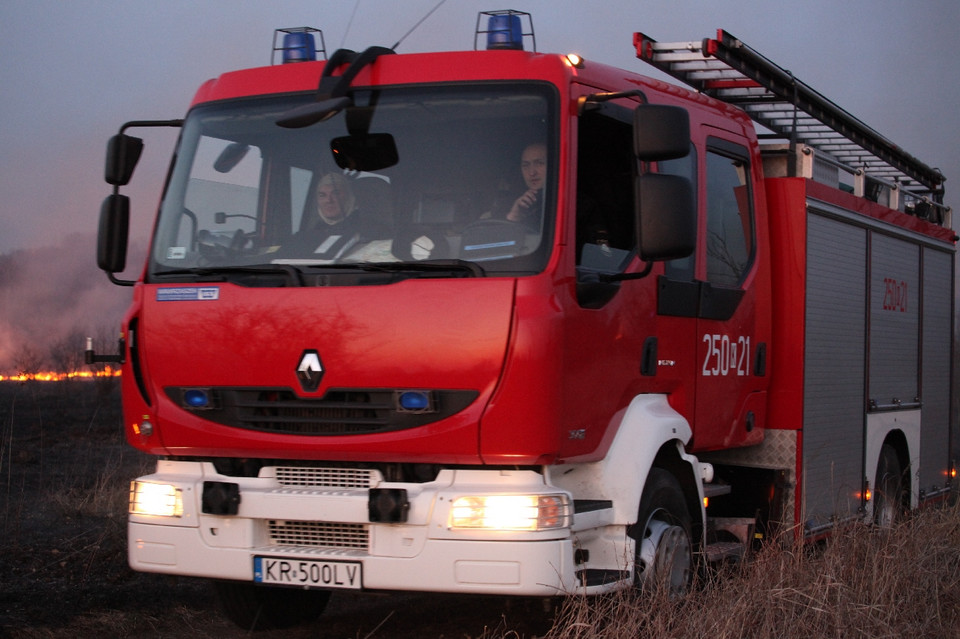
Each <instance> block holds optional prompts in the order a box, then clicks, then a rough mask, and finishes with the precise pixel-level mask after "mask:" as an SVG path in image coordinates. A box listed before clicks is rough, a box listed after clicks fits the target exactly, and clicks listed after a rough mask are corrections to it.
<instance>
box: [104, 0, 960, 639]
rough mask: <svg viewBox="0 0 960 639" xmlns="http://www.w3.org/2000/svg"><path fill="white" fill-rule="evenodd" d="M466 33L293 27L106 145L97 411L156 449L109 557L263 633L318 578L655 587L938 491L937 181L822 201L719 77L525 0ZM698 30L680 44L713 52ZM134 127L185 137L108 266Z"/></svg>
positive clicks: (317, 590) (308, 597)
mask: <svg viewBox="0 0 960 639" xmlns="http://www.w3.org/2000/svg"><path fill="white" fill-rule="evenodd" d="M486 16H487V17H488V18H489V22H488V23H487V25H488V27H487V30H486V31H481V32H480V33H481V35H485V36H486V37H487V41H488V48H487V50H481V51H476V50H475V51H464V52H445V53H425V54H404V55H399V54H395V53H394V52H393V51H392V50H390V49H385V48H382V47H371V48H370V49H368V50H366V51H363V52H360V53H356V52H352V51H344V50H340V51H337V52H335V53H334V54H333V55H332V56H331V57H330V58H329V59H328V60H326V61H325V62H324V61H322V60H320V61H318V60H315V59H314V58H315V57H316V53H317V50H316V49H317V47H316V41H315V38H317V37H320V36H319V34H318V32H316V31H315V30H312V29H288V30H283V33H281V34H280V35H281V36H283V38H284V45H283V46H282V47H277V46H276V44H275V48H276V49H277V50H278V51H279V52H280V53H281V55H282V57H284V58H285V61H291V62H296V63H290V64H280V65H274V66H270V67H264V68H256V69H248V70H243V71H236V72H232V73H227V74H224V75H222V76H220V77H219V78H217V79H214V80H211V81H209V82H208V83H206V84H205V85H203V86H202V87H201V88H200V90H199V91H198V93H197V95H196V96H195V98H194V100H193V102H192V104H191V107H190V110H189V112H188V114H187V115H186V117H185V119H184V120H182V121H181V120H172V121H158V122H132V123H128V124H127V125H124V128H123V129H121V133H120V135H118V136H116V137H115V138H114V139H113V140H112V141H111V145H110V147H109V149H108V168H107V180H108V182H109V183H111V184H113V185H114V187H115V188H114V194H113V195H111V196H109V197H108V198H107V200H106V201H105V202H104V206H103V209H102V213H101V227H100V243H99V246H98V262H99V264H100V266H101V268H103V269H104V270H105V271H107V272H108V274H110V277H111V278H112V279H114V281H117V282H118V283H122V284H131V285H133V301H132V305H131V307H130V309H129V311H128V313H127V315H126V316H125V318H124V320H123V330H122V333H123V343H122V351H121V353H120V355H119V356H118V358H119V359H122V360H123V398H124V415H125V428H126V433H127V438H128V440H129V442H130V443H131V444H132V445H133V446H135V447H137V448H138V449H140V450H143V451H145V452H148V453H150V454H153V455H156V456H157V458H158V463H157V469H156V472H154V473H152V474H150V475H147V476H144V477H140V478H138V479H136V480H135V481H134V482H133V484H132V487H131V501H130V520H129V536H130V545H129V549H130V563H131V565H132V566H133V567H134V568H135V569H137V570H145V571H151V572H161V573H169V574H178V575H189V576H197V577H205V578H210V579H213V580H216V582H217V583H218V589H219V592H220V594H221V598H222V600H223V601H224V603H225V608H226V610H227V611H228V614H230V616H231V617H233V618H234V620H235V621H237V622H238V623H240V624H241V625H248V626H249V625H252V624H253V623H254V622H257V623H259V624H261V625H273V626H282V625H289V624H292V623H296V622H298V621H302V620H303V619H306V618H309V616H311V615H315V614H319V613H320V612H321V611H322V609H323V606H324V604H325V603H326V598H327V597H328V596H329V592H330V590H331V589H337V588H346V589H366V590H424V591H445V592H460V593H487V594H507V595H527V596H529V595H533V596H544V597H552V596H557V595H564V594H569V593H574V592H586V593H591V594H592V593H601V592H605V591H609V590H613V589H617V588H624V587H631V586H634V585H637V586H641V585H644V584H651V583H654V582H657V583H661V582H666V583H667V584H668V585H669V586H670V587H672V588H683V587H684V586H685V585H686V584H687V582H688V580H689V577H690V574H691V572H692V570H693V568H694V566H695V564H696V561H697V560H698V558H699V557H701V556H705V557H708V558H716V557H721V556H728V555H730V554H731V553H734V554H735V553H740V552H743V551H744V549H745V548H748V547H749V546H750V545H751V544H752V543H753V541H754V538H755V536H757V535H763V534H767V533H769V532H772V531H773V530H774V529H788V530H791V529H795V530H796V531H797V533H796V534H798V535H801V536H807V537H809V536H814V535H817V534H820V533H821V532H823V531H824V530H827V529H828V528H829V527H830V526H831V525H834V524H835V523H836V522H837V521H840V520H843V519H845V518H852V517H859V518H863V517H872V518H875V519H877V520H878V521H888V520H889V519H892V518H893V517H894V516H895V515H896V514H897V513H898V512H899V511H900V509H901V508H905V507H909V506H916V505H918V504H919V503H920V502H922V501H924V500H928V499H931V498H937V497H941V496H942V495H943V494H944V493H945V491H947V490H948V489H949V482H950V473H951V472H952V463H951V460H950V458H949V453H948V452H947V451H948V450H949V443H950V423H952V416H951V414H950V405H949V389H950V383H951V379H952V363H951V352H952V322H953V315H952V312H953V311H952V308H953V293H952V291H953V280H952V277H953V275H952V273H953V263H954V262H953V260H954V243H955V240H956V237H955V236H954V235H953V232H952V231H951V230H950V229H949V209H946V208H945V207H943V206H942V176H939V175H938V174H936V175H937V177H935V178H934V180H933V181H932V182H931V180H929V179H928V173H926V172H924V171H922V170H920V169H917V170H915V167H914V164H911V163H899V162H894V169H893V170H895V172H896V176H895V178H894V179H893V182H891V179H890V178H889V176H887V177H884V176H882V175H881V177H878V178H875V179H874V178H871V180H872V181H871V182H869V184H868V183H867V182H866V178H862V179H861V175H866V172H863V173H861V174H860V175H858V174H856V171H857V170H860V169H856V168H855V169H854V170H853V173H852V174H851V175H852V177H850V178H849V181H851V185H850V188H847V187H848V185H847V184H846V183H845V180H847V179H848V178H845V177H843V176H845V175H847V174H846V173H845V171H846V169H845V168H841V167H843V166H845V165H844V164H843V163H842V162H841V161H840V160H837V159H836V158H834V157H833V156H831V155H830V153H829V152H828V151H823V150H820V149H817V148H816V143H817V141H816V140H813V139H806V140H799V141H798V140H797V139H796V135H795V134H791V133H789V132H788V133H787V134H786V136H787V140H788V144H786V145H781V146H780V147H777V148H775V149H772V150H770V151H766V152H762V151H761V145H760V141H759V140H758V135H757V125H756V124H755V122H754V120H755V119H756V118H757V116H756V114H754V113H751V112H750V109H749V106H744V105H743V104H737V103H736V101H735V100H730V99H724V98H723V96H721V95H719V94H718V93H717V92H718V91H719V90H721V89H729V88H731V87H728V86H724V87H719V88H718V87H717V86H714V87H710V86H706V85H704V86H701V87H697V88H698V89H699V90H698V91H691V90H689V89H686V88H681V87H679V86H677V85H674V84H672V83H667V82H664V81H660V80H655V79H651V78H647V77H644V76H641V75H637V74H634V73H631V72H628V71H622V70H619V69H614V68H611V67H608V66H604V65H601V64H597V63H593V62H589V61H584V60H582V59H580V58H578V57H576V56H567V55H558V54H543V53H539V52H536V51H525V50H523V43H524V41H525V40H526V41H529V40H530V39H531V38H530V36H531V35H532V25H529V16H528V15H527V14H520V13H518V12H512V11H510V12H491V13H489V14H486ZM524 19H526V20H527V21H528V22H527V24H528V25H529V26H528V27H526V28H525V27H524V25H523V20H524ZM479 24H480V22H479V20H478V25H479ZM724 35H726V34H723V33H721V34H720V35H719V36H718V38H717V40H713V41H710V42H712V43H713V44H711V45H710V46H711V47H713V48H714V50H713V51H708V47H707V45H706V44H704V46H703V49H702V50H701V49H700V48H696V50H695V48H694V47H689V46H688V47H678V50H679V51H680V52H686V54H690V55H694V54H696V55H699V56H700V57H701V58H703V60H707V61H709V62H711V63H712V62H713V61H716V60H719V57H718V56H719V55H722V52H721V53H720V54H718V52H717V48H718V47H719V48H721V49H722V48H723V47H722V46H721V45H722V44H723V43H724V42H725V41H724V37H723V36H724ZM275 42H276V41H275ZM718 42H719V43H721V44H720V45H718V44H716V43H718ZM635 44H636V47H637V53H638V57H640V58H641V59H644V60H646V61H649V62H651V63H656V64H657V65H658V66H660V67H661V69H663V70H667V71H668V72H669V70H670V67H669V63H668V62H665V61H664V60H666V59H667V57H665V56H667V54H669V53H672V51H668V50H667V49H668V47H667V46H666V45H661V44H659V43H656V42H655V41H653V40H652V39H649V38H647V37H646V36H644V35H643V34H637V41H636V43H635ZM321 53H324V54H325V52H321ZM740 53H741V54H742V53H743V50H742V48H741V52H740ZM735 55H736V54H735ZM724 64H726V65H728V66H729V65H730V62H729V61H728V62H724ZM684 69H686V67H685V68H684ZM736 72H737V73H740V74H750V73H751V69H750V68H749V67H748V68H746V69H744V68H739V69H738V70H737V71H736ZM678 74H679V75H678ZM683 74H687V75H683ZM675 75H678V77H680V76H683V77H680V79H683V80H685V81H689V80H690V79H691V78H690V77H689V72H688V71H687V70H683V71H681V72H676V73H675ZM696 81H700V80H699V79H697V80H696ZM748 81H749V82H753V83H754V84H756V81H754V80H750V79H748ZM737 82H739V83H741V84H742V83H743V82H744V80H741V79H739V78H738V79H737ZM756 87H759V89H761V90H763V91H773V90H775V89H769V88H766V87H762V86H760V85H759V84H756ZM756 87H753V86H752V85H751V87H750V88H751V90H753V89H754V88H756ZM733 88H738V87H733ZM740 88H742V87H740ZM754 93H756V91H754ZM794 107H796V105H793V106H791V108H794ZM796 108H799V109H802V108H803V105H801V106H799V107H796ZM780 119H782V118H780ZM137 126H181V127H182V131H181V134H180V139H179V142H178V145H177V150H176V153H175V157H174V161H173V164H172V166H171V169H170V174H169V177H168V180H167V184H166V188H165V191H164V195H163V198H162V201H161V203H160V208H159V211H158V215H157V221H156V225H155V229H154V233H153V239H152V243H151V248H150V252H149V256H148V258H147V262H146V264H145V266H144V269H143V272H142V274H141V276H140V277H139V278H138V279H137V280H136V281H135V282H132V281H125V280H120V279H117V277H116V275H115V274H116V273H120V272H122V271H123V269H124V266H125V255H126V224H127V218H128V215H129V203H128V201H127V200H126V198H125V196H123V195H121V194H120V193H119V187H120V186H123V185H124V184H125V183H126V182H127V181H128V180H129V178H130V174H131V173H132V170H133V166H134V165H135V163H136V159H137V157H138V156H139V152H140V147H141V146H142V143H140V142H139V140H137V139H136V138H132V137H131V136H129V135H127V134H126V133H125V130H126V129H127V128H135V127H137ZM765 126H769V127H774V126H785V127H787V128H790V127H791V125H790V123H789V122H787V123H786V124H781V125H776V124H770V122H767V123H766V124H765ZM773 131H774V132H775V133H777V132H778V129H776V128H773ZM791 135H793V139H790V136H791ZM783 136H784V134H783V132H782V131H780V137H781V138H783ZM781 141H782V140H781ZM857 144H858V145H859V144H865V145H866V146H867V152H866V153H867V154H868V155H870V156H871V157H872V156H873V155H874V154H879V155H881V156H883V157H884V158H886V157H887V156H886V155H884V154H883V153H881V152H880V151H879V150H877V149H876V148H874V147H872V146H870V145H871V144H873V142H872V139H871V141H868V142H867V143H864V142H862V141H858V142H857ZM814 159H815V160H816V162H815V161H814ZM887 162H889V160H887ZM824 163H826V164H825V166H826V167H827V168H826V174H827V175H826V177H823V176H822V175H819V174H818V175H817V176H814V175H813V174H812V172H813V167H814V165H815V164H816V167H817V168H816V170H817V171H820V170H821V168H822V167H821V165H822V164H824ZM916 164H917V165H918V166H920V167H922V166H923V165H922V164H920V163H918V162H917V163H916ZM884 166H886V164H885V165H884ZM891 183H894V184H895V185H896V186H897V187H898V188H897V189H893V190H891V188H890V185H891ZM858 185H859V186H858ZM865 185H866V186H865ZM861 187H863V188H861ZM857 189H860V191H861V192H860V193H857V192H856V191H857ZM865 189H866V191H869V192H867V193H866V196H864V191H865ZM870 189H872V190H870ZM890 193H895V194H897V195H899V197H900V199H899V201H893V202H891V200H890ZM884 197H885V198H886V200H885V203H886V205H884V204H883V203H881V202H878V200H881V199H883V198H884ZM91 357H102V356H95V355H92V354H91ZM865 363H866V364H865ZM868 489H871V490H875V491H876V490H878V489H879V492H882V493H883V495H884V497H883V498H878V497H874V499H873V500H872V501H870V500H868V498H867V490H868ZM708 500H709V502H708ZM707 503H709V504H710V505H709V506H706V504H707ZM878 503H879V504H882V506H877V504H878Z"/></svg>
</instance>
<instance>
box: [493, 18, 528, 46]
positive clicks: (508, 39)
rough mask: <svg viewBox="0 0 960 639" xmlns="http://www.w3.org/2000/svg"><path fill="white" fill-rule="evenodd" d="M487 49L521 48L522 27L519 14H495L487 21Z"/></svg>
mask: <svg viewBox="0 0 960 639" xmlns="http://www.w3.org/2000/svg"><path fill="white" fill-rule="evenodd" d="M487 49H515V50H518V51H522V50H523V29H522V27H521V25H520V16H518V15H513V14H497V15H492V16H490V20H489V21H488V22H487Z"/></svg>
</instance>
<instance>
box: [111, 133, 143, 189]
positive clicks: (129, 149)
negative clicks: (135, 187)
mask: <svg viewBox="0 0 960 639" xmlns="http://www.w3.org/2000/svg"><path fill="white" fill-rule="evenodd" d="M141 152H143V140H141V139H140V138H135V137H133V136H131V135H126V134H124V133H118V134H117V135H115V136H113V137H112V138H110V141H109V142H108V143H107V165H106V168H105V170H104V174H103V179H104V180H106V181H107V184H111V185H113V186H125V185H126V184H129V182H130V178H131V177H133V170H134V169H135V168H136V166H137V162H138V161H139V160H140V153H141Z"/></svg>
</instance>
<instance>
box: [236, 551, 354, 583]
mask: <svg viewBox="0 0 960 639" xmlns="http://www.w3.org/2000/svg"><path fill="white" fill-rule="evenodd" d="M361 573H362V571H361V565H360V564H359V563H357V562H347V561H323V560H318V559H280V558H279V557H254V558H253V580H254V581H255V582H256V583H259V584H276V585H280V586H308V587H316V588H346V589H351V590H359V589H360V588H361V587H362V583H363V580H362V575H361Z"/></svg>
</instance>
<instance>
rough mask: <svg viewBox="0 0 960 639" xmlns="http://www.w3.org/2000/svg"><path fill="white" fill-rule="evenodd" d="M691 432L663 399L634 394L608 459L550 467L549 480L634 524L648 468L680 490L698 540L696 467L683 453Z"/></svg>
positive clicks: (699, 513) (618, 520)
mask: <svg viewBox="0 0 960 639" xmlns="http://www.w3.org/2000/svg"><path fill="white" fill-rule="evenodd" d="M691 436H692V430H691V428H690V425H689V423H687V420H686V419H685V418H684V417H683V416H682V415H680V414H679V413H678V412H676V411H675V410H674V409H673V408H672V407H671V406H670V404H669V403H668V402H667V396H666V395H638V396H637V397H635V398H634V399H633V401H632V402H631V403H630V405H629V407H628V408H627V409H626V411H625V413H624V416H623V419H622V420H621V423H620V425H619V428H618V430H617V433H616V435H615V436H614V441H613V443H612V444H611V446H610V449H609V452H608V454H607V456H606V457H605V458H604V459H602V460H600V461H597V462H590V463H586V464H564V465H557V466H551V467H548V472H549V478H548V481H549V482H550V483H551V484H552V485H554V486H557V487H559V488H564V489H566V490H569V491H570V492H571V493H572V494H573V495H574V496H575V497H576V498H578V499H579V498H591V499H609V500H611V501H612V502H613V509H614V512H615V517H614V519H615V523H617V524H621V525H632V524H635V523H636V521H637V515H638V510H637V509H638V507H639V505H640V498H641V496H642V494H643V488H644V486H645V484H646V481H647V478H648V476H649V474H650V469H651V468H653V467H655V466H657V467H660V468H663V469H664V470H666V471H668V472H670V473H671V474H672V475H673V476H674V477H676V479H677V481H678V482H679V483H680V486H681V488H682V489H683V493H684V499H685V501H686V504H687V508H688V510H689V512H690V518H691V520H692V522H693V528H694V529H695V531H696V534H697V536H696V537H695V539H696V540H697V541H699V539H700V536H699V535H700V534H702V530H703V521H704V511H703V506H702V504H703V491H702V488H701V483H700V481H699V473H700V465H699V461H698V460H697V458H696V457H694V456H693V455H689V454H687V453H686V452H685V451H684V445H685V444H686V443H687V442H689V441H690V438H691Z"/></svg>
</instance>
